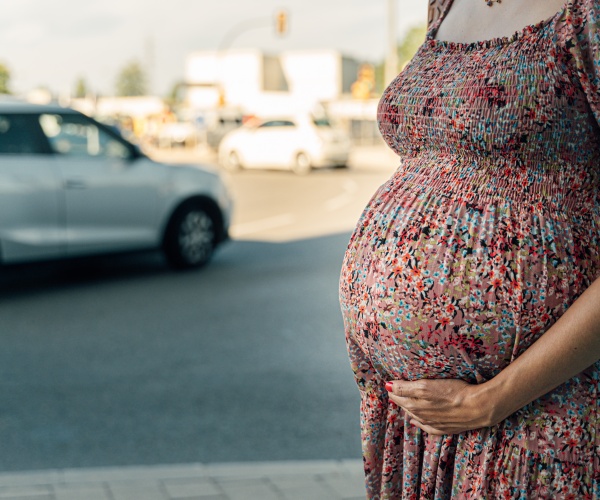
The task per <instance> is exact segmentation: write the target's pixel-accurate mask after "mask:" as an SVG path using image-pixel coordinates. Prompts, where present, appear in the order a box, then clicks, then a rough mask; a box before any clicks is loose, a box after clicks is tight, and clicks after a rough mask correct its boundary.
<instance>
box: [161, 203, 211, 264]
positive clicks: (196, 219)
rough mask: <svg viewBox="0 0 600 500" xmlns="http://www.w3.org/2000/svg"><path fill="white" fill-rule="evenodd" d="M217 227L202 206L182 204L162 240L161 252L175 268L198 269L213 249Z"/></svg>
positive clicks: (207, 259)
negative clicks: (162, 250) (162, 249)
mask: <svg viewBox="0 0 600 500" xmlns="http://www.w3.org/2000/svg"><path fill="white" fill-rule="evenodd" d="M216 241H217V228H216V224H215V219H214V217H212V216H211V214H210V213H209V211H207V210H206V209H205V208H204V207H202V206H200V205H196V204H188V205H183V206H182V207H181V208H180V209H178V210H177V212H176V213H175V214H174V215H173V218H172V219H171V222H170V223H169V226H168V228H167V232H166V234H165V240H164V252H165V255H166V257H167V260H168V261H169V263H170V264H171V265H172V266H173V267H175V268H177V269H188V268H193V267H201V266H203V265H204V264H206V263H207V262H208V261H209V260H210V258H211V257H212V254H213V252H214V249H215V245H216Z"/></svg>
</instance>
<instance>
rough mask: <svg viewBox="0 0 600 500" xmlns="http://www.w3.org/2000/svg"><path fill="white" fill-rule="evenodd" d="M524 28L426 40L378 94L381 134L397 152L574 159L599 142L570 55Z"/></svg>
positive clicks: (549, 39) (550, 41) (549, 38)
mask: <svg viewBox="0 0 600 500" xmlns="http://www.w3.org/2000/svg"><path fill="white" fill-rule="evenodd" d="M537 35H538V34H529V35H528V34H527V33H523V36H522V37H521V38H519V39H517V40H503V41H501V40H496V41H494V42H492V44H491V45H490V46H485V45H481V44H453V43H450V42H438V41H436V40H428V41H426V42H425V44H424V45H423V46H422V47H421V48H420V49H419V51H418V53H417V54H416V56H415V57H414V59H413V60H412V61H411V63H410V64H409V65H408V66H407V67H406V68H405V70H404V71H403V72H402V73H401V74H400V75H398V77H397V78H396V79H395V80H394V81H393V82H392V83H391V84H390V86H389V87H388V88H387V89H386V91H385V92H384V94H383V97H382V98H381V101H380V104H379V109H378V120H379V125H380V129H381V132H382V134H383V136H384V138H385V139H386V141H388V143H390V142H392V143H393V144H390V145H391V146H392V147H394V149H397V150H398V152H400V153H402V152H414V151H415V150H416V151H418V150H419V149H423V148H427V149H431V148H439V149H440V150H443V151H449V152H461V151H474V152H478V153H480V154H484V155H485V154H494V153H500V154H505V155H506V154H508V155H510V154H517V155H519V156H521V157H525V158H526V157H527V156H529V157H531V156H532V155H533V156H534V157H536V158H537V157H538V156H539V154H540V153H543V154H552V155H553V156H554V157H557V156H558V157H560V158H563V159H570V158H572V157H573V156H576V155H577V154H578V149H579V148H580V146H581V143H582V142H583V141H589V140H594V139H596V140H598V139H597V137H595V134H596V132H597V130H596V129H597V126H596V124H595V122H594V119H593V116H592V115H591V113H589V109H588V107H587V104H586V100H585V94H584V93H583V90H582V89H581V87H580V85H579V84H578V83H577V81H576V79H575V78H573V71H572V70H571V68H570V61H569V53H568V51H566V50H563V48H561V47H559V46H556V45H554V44H553V43H552V38H551V37H549V36H546V37H544V36H537Z"/></svg>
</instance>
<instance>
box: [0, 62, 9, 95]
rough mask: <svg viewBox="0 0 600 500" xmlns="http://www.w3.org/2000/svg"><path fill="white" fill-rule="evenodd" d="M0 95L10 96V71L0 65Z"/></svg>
mask: <svg viewBox="0 0 600 500" xmlns="http://www.w3.org/2000/svg"><path fill="white" fill-rule="evenodd" d="M0 94H10V70H9V69H8V67H7V66H6V65H4V64H2V63H0Z"/></svg>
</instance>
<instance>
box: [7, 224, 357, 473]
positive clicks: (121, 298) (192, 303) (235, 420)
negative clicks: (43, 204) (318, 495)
mask: <svg viewBox="0 0 600 500" xmlns="http://www.w3.org/2000/svg"><path fill="white" fill-rule="evenodd" d="M348 238H349V234H348V233H346V232H345V233H343V234H334V235H331V236H326V237H321V238H315V239H305V240H300V241H295V242H290V243H263V242H252V241H243V242H240V241H233V242H230V243H228V244H227V245H226V246H224V247H223V248H222V249H221V250H220V251H219V252H218V254H217V256H216V258H215V260H214V261H213V262H212V263H211V264H210V265H209V266H208V267H207V268H205V269H203V270H201V271H199V272H191V273H175V272H172V271H170V270H168V269H167V268H166V267H165V266H164V264H163V262H162V259H161V258H160V257H159V256H157V255H147V256H128V257H120V258H112V259H109V258H105V259H95V260H93V261H84V262H77V263H71V264H61V265H58V266H55V265H48V264H44V265H36V266H28V267H23V268H12V269H4V270H1V271H0V336H1V340H2V349H1V350H0V446H1V449H2V452H1V453H0V470H4V471H23V470H38V469H63V468H79V467H99V466H108V465H110V466H121V465H136V466H139V465H152V464H180V463H198V462H202V463H213V462H233V461H235V462H243V461H276V460H305V459H310V460H312V459H319V460H324V459H336V460H337V459H356V458H358V457H359V456H360V444H359V430H358V392H357V390H356V387H355V386H354V383H353V381H352V376H351V372H350V369H349V366H348V361H347V358H346V354H345V346H344V339H343V330H342V321H341V316H340V313H339V306H338V298H337V280H338V275H339V269H340V265H341V260H342V256H343V252H344V249H345V246H346V243H347V241H348Z"/></svg>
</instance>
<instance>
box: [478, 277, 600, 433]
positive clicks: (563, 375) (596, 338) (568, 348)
mask: <svg viewBox="0 0 600 500" xmlns="http://www.w3.org/2000/svg"><path fill="white" fill-rule="evenodd" d="M598 359H600V279H597V280H596V281H595V282H594V283H592V285H591V286H590V287H589V288H588V289H587V290H586V291H585V292H584V293H583V294H582V295H581V296H580V297H579V298H578V299H577V300H576V301H575V302H574V303H573V304H572V305H571V307H569V309H568V310H567V311H566V312H565V314H564V315H563V316H562V317H561V318H560V319H559V320H558V321H557V322H556V323H555V324H554V325H553V326H552V327H551V328H550V329H549V330H548V331H547V332H546V333H544V335H542V337H540V338H539V339H538V340H537V341H536V342H535V343H534V344H533V345H532V346H531V347H529V348H528V349H527V350H526V351H525V352H524V353H523V354H522V355H521V356H519V357H518V358H517V359H516V360H515V361H514V362H513V363H511V364H510V365H509V366H507V367H506V368H505V369H504V370H502V372H500V373H499V374H498V375H497V376H496V377H494V378H493V379H492V380H490V381H488V382H486V383H484V384H482V385H481V386H480V389H481V395H482V396H483V397H485V398H486V399H487V398H489V399H488V400H489V401H492V404H493V408H492V414H491V416H490V418H491V420H492V422H491V423H492V424H496V423H498V422H499V421H501V420H503V419H505V418H506V417H508V416H509V415H511V414H512V413H514V412H515V411H517V410H519V409H520V408H522V407H523V406H525V405H526V404H528V403H530V402H531V401H533V400H535V399H537V398H539V397H541V396H543V395H544V394H546V393H548V392H550V391H552V389H554V388H556V387H558V386H559V385H561V384H562V383H564V382H566V381H567V380H569V379H570V378H571V377H573V376H575V375H577V374H578V373H580V372H582V371H583V370H585V369H586V368H588V367H589V366H591V365H592V364H593V363H595V362H596V361H597V360H598Z"/></svg>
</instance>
